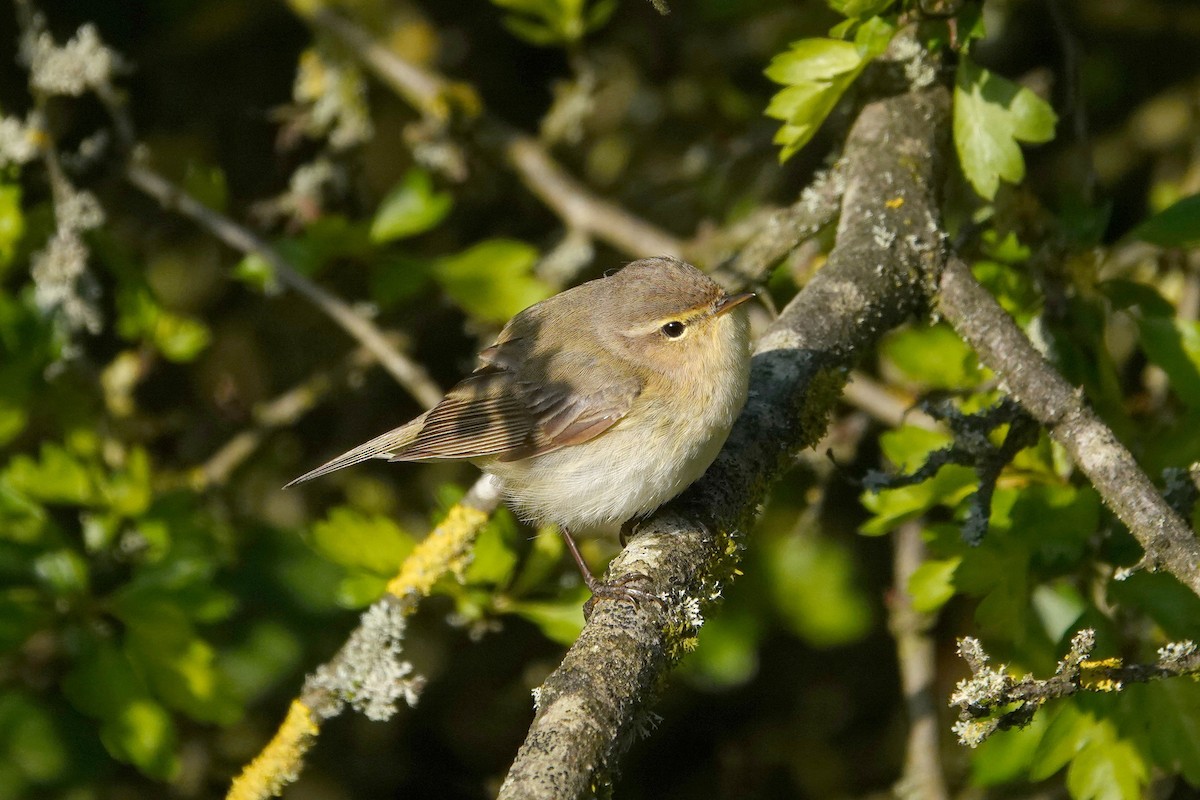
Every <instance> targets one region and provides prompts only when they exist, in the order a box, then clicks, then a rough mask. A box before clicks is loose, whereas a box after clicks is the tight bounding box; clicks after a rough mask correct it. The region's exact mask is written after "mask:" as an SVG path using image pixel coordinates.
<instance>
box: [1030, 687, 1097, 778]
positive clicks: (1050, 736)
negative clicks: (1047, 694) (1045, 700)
mask: <svg viewBox="0 0 1200 800" xmlns="http://www.w3.org/2000/svg"><path fill="white" fill-rule="evenodd" d="M1051 713H1052V714H1053V715H1054V719H1053V720H1052V721H1051V722H1050V727H1049V728H1047V729H1046V732H1045V735H1044V736H1043V737H1042V741H1041V743H1040V744H1039V745H1038V748H1037V753H1036V754H1035V755H1034V757H1033V760H1032V762H1031V763H1030V765H1029V777H1030V779H1031V780H1035V781H1042V780H1045V779H1046V778H1049V777H1050V776H1051V775H1053V774H1054V773H1056V772H1058V771H1059V770H1060V769H1062V768H1063V767H1065V766H1066V765H1067V764H1069V763H1070V762H1071V759H1072V758H1074V757H1075V754H1076V753H1077V752H1079V750H1080V748H1082V747H1083V746H1084V744H1085V743H1086V742H1087V737H1088V734H1089V733H1090V731H1091V729H1092V727H1093V726H1094V725H1095V719H1094V718H1093V717H1091V716H1090V715H1087V714H1084V713H1083V712H1081V711H1080V710H1079V709H1078V708H1077V707H1076V705H1075V704H1074V703H1073V702H1071V701H1067V702H1063V703H1061V704H1059V705H1058V706H1057V707H1056V708H1055V710H1054V711H1052V712H1051Z"/></svg>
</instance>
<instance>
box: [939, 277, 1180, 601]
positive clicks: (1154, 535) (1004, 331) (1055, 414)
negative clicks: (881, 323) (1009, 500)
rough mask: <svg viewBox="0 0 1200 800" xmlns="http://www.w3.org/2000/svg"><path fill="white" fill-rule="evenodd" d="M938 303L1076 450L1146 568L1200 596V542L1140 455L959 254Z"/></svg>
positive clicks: (1023, 400)
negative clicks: (1136, 544) (1137, 545)
mask: <svg viewBox="0 0 1200 800" xmlns="http://www.w3.org/2000/svg"><path fill="white" fill-rule="evenodd" d="M939 288H940V291H939V293H938V308H939V310H940V311H941V313H942V315H943V316H944V317H945V318H946V320H947V321H948V322H949V323H950V324H951V325H952V326H953V327H954V329H955V330H956V331H957V332H958V334H959V335H960V336H962V337H963V338H964V339H966V340H967V341H968V342H969V343H970V344H971V346H972V347H974V348H975V350H976V352H977V353H979V357H980V360H982V361H983V363H984V364H986V365H987V366H988V367H989V368H990V369H991V370H992V371H993V372H995V373H996V375H998V376H999V377H1000V379H1001V380H1002V381H1003V382H1004V385H1005V386H1006V388H1007V390H1008V391H1009V392H1010V393H1011V394H1012V395H1013V397H1015V398H1016V399H1017V401H1018V402H1019V403H1020V404H1021V405H1022V406H1023V407H1024V408H1025V410H1026V411H1028V412H1029V413H1030V414H1031V415H1032V416H1033V417H1034V419H1036V420H1037V421H1038V422H1040V423H1041V424H1042V425H1044V426H1045V427H1046V430H1047V431H1049V433H1050V436H1051V437H1052V438H1053V439H1054V440H1055V441H1056V442H1058V443H1059V444H1061V445H1062V446H1063V447H1064V448H1066V450H1067V452H1068V453H1069V454H1070V455H1071V459H1072V460H1073V461H1074V462H1075V463H1076V464H1078V465H1079V468H1080V469H1081V470H1082V471H1083V473H1084V474H1085V475H1087V477H1088V479H1089V480H1090V481H1091V482H1092V485H1093V486H1095V487H1096V490H1097V491H1098V492H1099V493H1100V497H1101V498H1102V499H1103V500H1104V503H1105V504H1106V505H1107V506H1108V507H1109V508H1111V509H1112V510H1113V512H1114V513H1115V514H1116V515H1117V517H1119V518H1120V520H1121V521H1122V522H1124V523H1125V525H1126V526H1127V527H1128V528H1129V531H1130V532H1131V533H1132V534H1133V535H1134V537H1135V538H1136V539H1137V540H1138V542H1139V543H1140V544H1141V545H1142V547H1143V549H1145V551H1146V553H1145V556H1144V557H1143V558H1142V562H1141V565H1144V566H1146V567H1148V568H1149V569H1151V570H1156V569H1159V568H1163V569H1166V570H1167V571H1168V572H1170V573H1171V574H1172V575H1174V576H1175V577H1176V578H1178V579H1179V581H1180V582H1181V583H1183V584H1184V585H1185V586H1187V587H1188V588H1190V589H1191V590H1192V591H1193V592H1195V593H1196V594H1198V595H1200V542H1197V540H1196V536H1195V534H1194V533H1192V530H1191V529H1190V528H1189V527H1188V525H1187V523H1185V522H1184V521H1183V518H1182V517H1180V516H1179V515H1178V514H1177V513H1175V511H1173V510H1172V509H1171V507H1170V505H1168V504H1167V501H1166V500H1165V499H1163V497H1162V495H1160V494H1159V492H1158V490H1157V489H1155V487H1154V484H1153V483H1151V481H1150V479H1149V478H1148V477H1147V476H1146V473H1145V472H1143V471H1142V469H1141V468H1140V467H1139V466H1138V464H1137V461H1135V460H1134V458H1133V454H1132V453H1130V452H1129V450H1128V449H1126V447H1125V446H1124V445H1123V444H1121V442H1119V441H1118V440H1117V437H1116V436H1114V435H1113V432H1112V431H1111V430H1110V429H1109V428H1108V426H1107V425H1105V424H1104V423H1103V422H1102V421H1101V420H1100V418H1099V417H1097V416H1096V414H1095V413H1094V412H1093V411H1092V410H1091V409H1090V408H1088V407H1087V405H1086V404H1085V403H1084V400H1083V396H1082V395H1081V394H1080V393H1079V392H1078V391H1076V390H1075V389H1073V388H1072V387H1071V386H1070V385H1069V384H1068V383H1067V382H1066V381H1065V380H1064V379H1063V377H1062V376H1061V375H1059V374H1058V372H1056V371H1055V370H1054V368H1053V367H1051V366H1050V365H1049V364H1048V363H1046V360H1045V359H1044V358H1042V355H1041V353H1039V352H1038V351H1037V350H1036V349H1034V346H1033V345H1032V344H1031V343H1030V341H1029V339H1027V338H1026V337H1025V334H1024V333H1022V332H1021V329H1020V328H1018V327H1017V324H1016V322H1014V321H1013V318H1012V317H1010V316H1009V315H1008V314H1007V313H1006V312H1005V311H1004V309H1003V308H1001V307H1000V304H999V303H997V302H996V299H995V298H994V297H992V295H991V294H989V293H988V291H987V290H986V289H984V288H983V287H982V286H980V285H979V282H978V281H976V280H975V277H974V276H973V275H972V274H971V269H970V267H968V266H967V264H966V263H964V262H963V261H962V259H960V258H957V257H952V258H950V259H949V261H948V263H947V264H946V268H945V270H944V271H943V272H942V277H941V282H940V287H939Z"/></svg>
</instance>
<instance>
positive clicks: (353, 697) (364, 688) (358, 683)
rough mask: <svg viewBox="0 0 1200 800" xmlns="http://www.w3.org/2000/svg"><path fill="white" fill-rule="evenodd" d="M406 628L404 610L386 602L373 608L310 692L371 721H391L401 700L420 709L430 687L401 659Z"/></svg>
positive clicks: (313, 677)
mask: <svg viewBox="0 0 1200 800" xmlns="http://www.w3.org/2000/svg"><path fill="white" fill-rule="evenodd" d="M406 627H407V620H406V619H405V615H404V610H403V609H402V608H401V607H400V606H399V605H397V604H396V603H392V602H388V601H387V600H381V601H379V602H378V603H376V604H375V605H373V606H371V608H369V609H368V610H367V612H366V613H365V614H363V616H362V620H361V622H360V623H359V626H358V628H357V630H355V631H354V633H353V634H351V636H350V638H349V639H348V640H347V642H346V644H345V646H344V647H343V648H342V652H341V653H340V654H339V655H338V658H337V659H335V660H334V662H332V663H331V664H325V665H323V666H322V667H321V668H320V669H318V670H317V671H316V673H314V674H313V675H311V676H310V677H309V680H308V683H309V688H315V689H323V690H325V691H327V692H329V693H331V694H333V695H334V696H336V697H338V698H339V699H340V700H342V701H343V702H345V703H348V704H349V705H350V706H351V707H352V708H354V709H355V710H356V711H359V712H361V713H362V714H364V715H365V716H366V717H367V718H368V719H371V720H386V719H388V718H390V717H391V716H392V715H393V714H395V713H396V702H397V701H398V700H400V699H401V698H403V699H404V701H405V702H406V703H408V705H410V706H415V705H416V704H417V698H418V695H419V694H420V691H421V688H422V687H423V686H424V683H425V681H424V678H422V677H420V676H418V675H414V674H413V665H412V664H411V663H410V662H408V661H405V660H403V659H401V655H402V654H403V652H404V644H403V643H404V633H405V629H406Z"/></svg>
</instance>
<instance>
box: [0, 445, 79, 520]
mask: <svg viewBox="0 0 1200 800" xmlns="http://www.w3.org/2000/svg"><path fill="white" fill-rule="evenodd" d="M4 476H5V478H6V479H7V483H8V485H9V486H10V487H11V488H12V489H14V490H16V491H18V492H21V493H22V494H24V495H25V496H27V497H29V498H31V499H33V500H41V501H42V502H47V503H72V504H75V505H86V504H89V503H91V502H93V501H94V500H95V499H96V490H95V485H94V484H93V482H92V479H91V476H90V475H89V474H88V470H87V468H86V467H84V465H83V464H81V463H79V461H78V460H77V459H76V458H75V457H74V456H73V455H71V454H70V453H69V452H67V451H66V450H65V449H64V448H63V447H61V446H60V445H56V444H49V443H47V444H43V445H42V451H41V459H40V460H38V461H34V460H33V459H32V458H30V457H29V456H27V455H18V456H16V457H14V458H13V460H12V461H11V462H9V465H8V469H7V470H6V471H5V473H4Z"/></svg>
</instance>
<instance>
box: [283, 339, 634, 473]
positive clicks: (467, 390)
mask: <svg viewBox="0 0 1200 800" xmlns="http://www.w3.org/2000/svg"><path fill="white" fill-rule="evenodd" d="M522 349H523V348H522V342H521V341H520V340H519V339H510V340H508V341H506V342H501V343H499V344H497V345H494V346H493V347H491V348H488V349H487V350H485V351H484V352H483V353H482V354H481V366H480V368H479V369H478V370H477V371H476V372H475V373H473V374H472V375H470V376H469V377H467V378H466V379H465V380H463V381H461V382H460V383H459V384H458V385H457V386H455V387H454V388H453V389H451V390H450V391H449V392H448V393H447V394H446V397H445V398H443V399H442V401H441V402H440V403H438V404H437V405H436V406H434V407H433V408H432V409H431V410H429V411H427V412H426V413H424V414H422V415H421V416H419V417H417V418H416V419H414V420H413V421H412V422H409V423H408V424H406V425H403V426H401V427H399V428H396V429H395V430H392V431H389V432H387V433H385V434H383V435H382V436H377V437H376V438H374V439H372V440H371V441H369V442H366V443H365V444H361V445H359V446H358V447H356V448H354V449H353V450H350V451H349V452H347V453H343V454H342V455H340V456H338V457H337V458H335V459H333V460H331V461H329V462H328V463H326V464H323V465H322V466H320V467H317V468H316V469H314V470H312V471H311V472H308V473H305V474H304V475H301V476H300V477H299V478H297V479H296V480H294V481H292V482H291V483H289V484H288V486H292V485H293V484H297V483H302V482H304V481H307V480H311V479H312V478H316V477H319V476H321V475H325V474H327V473H330V472H333V471H335V470H339V469H342V468H344V467H349V466H351V465H353V464H358V463H360V462H362V461H366V460H368V459H372V458H385V459H388V460H389V461H459V460H469V459H476V458H487V457H494V458H499V459H500V460H503V461H515V460H518V459H522V458H529V457H530V456H535V455H541V454H543V453H548V452H550V451H552V450H557V449H558V448H560V447H566V446H568V445H573V444H579V443H581V442H586V441H587V440H589V439H591V438H593V437H595V436H598V435H599V434H601V433H603V432H604V431H605V430H607V429H608V428H610V427H612V426H613V425H614V424H616V423H617V421H618V420H620V419H621V418H622V417H624V416H625V415H626V414H627V413H628V412H629V409H630V407H631V406H632V405H633V401H634V399H635V398H636V397H637V395H638V393H639V392H640V391H641V383H640V381H638V380H636V379H633V378H629V379H625V380H612V376H607V380H606V379H605V375H604V374H603V373H602V371H601V370H598V369H596V368H595V363H594V361H593V360H592V359H591V358H590V357H587V356H578V357H576V356H564V355H562V354H559V355H556V356H555V357H554V364H553V365H552V366H553V368H552V369H545V370H543V369H536V368H535V370H534V375H535V377H534V378H533V379H528V380H521V379H518V378H517V373H518V370H517V369H516V366H517V364H518V362H519V361H520V360H521V356H523V355H526V354H524V353H522V352H521V350H522ZM521 372H522V374H525V372H526V371H525V370H522V371H521Z"/></svg>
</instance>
